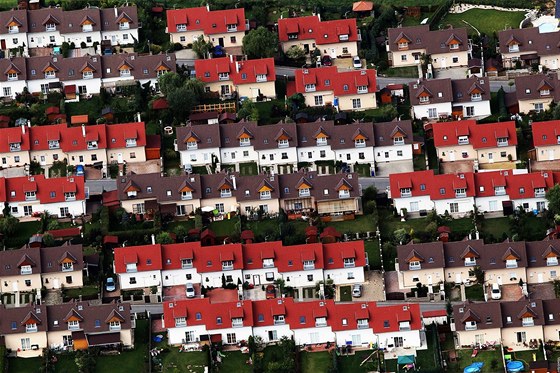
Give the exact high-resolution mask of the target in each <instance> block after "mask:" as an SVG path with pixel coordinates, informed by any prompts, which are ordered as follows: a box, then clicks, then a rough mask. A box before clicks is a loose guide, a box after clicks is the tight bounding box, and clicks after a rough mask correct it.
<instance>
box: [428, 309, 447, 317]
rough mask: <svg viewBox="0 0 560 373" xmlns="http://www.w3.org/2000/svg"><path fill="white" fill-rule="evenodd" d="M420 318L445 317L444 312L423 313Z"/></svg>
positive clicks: (445, 312) (445, 313)
mask: <svg viewBox="0 0 560 373" xmlns="http://www.w3.org/2000/svg"><path fill="white" fill-rule="evenodd" d="M422 317H424V318H427V317H447V311H446V310H434V311H423V312H422Z"/></svg>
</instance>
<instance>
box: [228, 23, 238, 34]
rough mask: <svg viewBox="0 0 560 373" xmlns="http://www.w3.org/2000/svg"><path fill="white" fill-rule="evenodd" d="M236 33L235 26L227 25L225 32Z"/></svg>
mask: <svg viewBox="0 0 560 373" xmlns="http://www.w3.org/2000/svg"><path fill="white" fill-rule="evenodd" d="M236 31H237V25H236V24H229V25H227V32H236Z"/></svg>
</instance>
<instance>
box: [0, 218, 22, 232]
mask: <svg viewBox="0 0 560 373" xmlns="http://www.w3.org/2000/svg"><path fill="white" fill-rule="evenodd" d="M18 224H19V220H18V219H17V218H15V217H13V216H7V217H4V218H2V219H0V233H2V234H3V235H4V237H6V236H12V235H13V234H14V233H15V232H16V227H17V225H18Z"/></svg>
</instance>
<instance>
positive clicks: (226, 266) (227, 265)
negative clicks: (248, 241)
mask: <svg viewBox="0 0 560 373" xmlns="http://www.w3.org/2000/svg"><path fill="white" fill-rule="evenodd" d="M232 269H233V260H224V261H223V262H222V270H223V271H230V270H232Z"/></svg>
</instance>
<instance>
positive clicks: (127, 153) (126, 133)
mask: <svg viewBox="0 0 560 373" xmlns="http://www.w3.org/2000/svg"><path fill="white" fill-rule="evenodd" d="M106 130H107V161H108V162H109V163H114V162H117V163H118V164H122V163H135V162H138V163H142V162H146V127H145V125H144V122H136V123H123V124H110V125H107V126H106Z"/></svg>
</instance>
